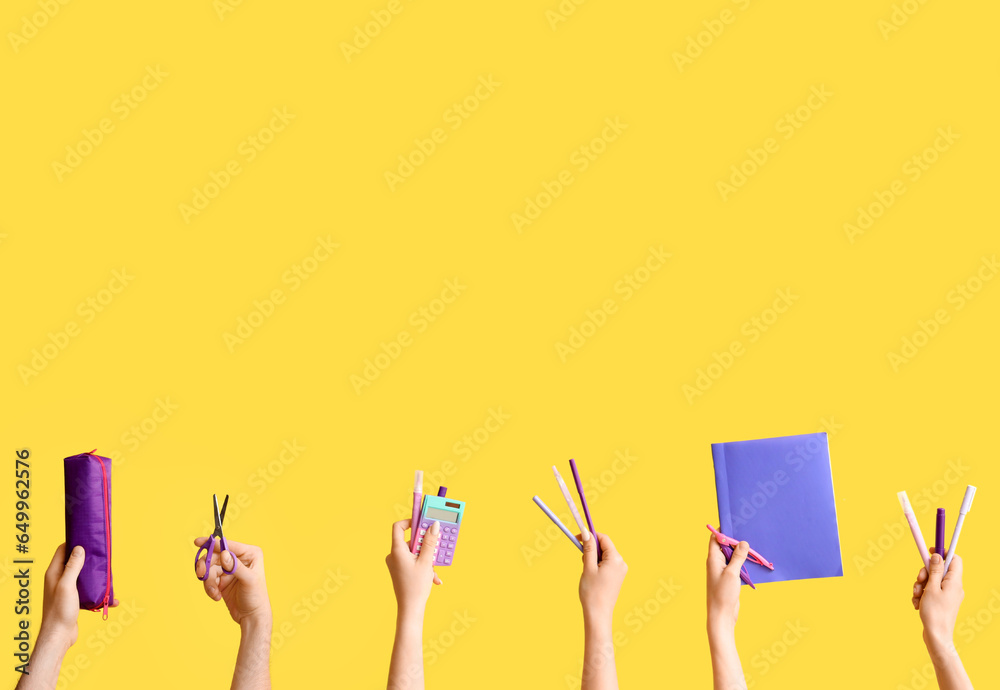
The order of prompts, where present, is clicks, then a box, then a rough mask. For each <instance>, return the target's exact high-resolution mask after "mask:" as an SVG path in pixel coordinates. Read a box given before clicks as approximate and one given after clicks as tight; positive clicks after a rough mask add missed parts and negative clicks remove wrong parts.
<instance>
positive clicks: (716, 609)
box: [706, 535, 750, 632]
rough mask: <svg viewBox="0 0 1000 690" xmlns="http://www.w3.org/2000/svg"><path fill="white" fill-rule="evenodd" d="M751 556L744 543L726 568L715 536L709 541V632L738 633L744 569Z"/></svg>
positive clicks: (734, 553)
mask: <svg viewBox="0 0 1000 690" xmlns="http://www.w3.org/2000/svg"><path fill="white" fill-rule="evenodd" d="M748 553H750V545H749V544H748V543H746V542H745V541H741V542H740V543H739V544H738V545H737V547H736V548H735V549H733V556H732V558H731V559H730V561H729V564H728V565H727V564H726V555H725V554H724V553H722V549H720V548H719V543H718V542H717V541H716V540H715V535H709V538H708V562H707V564H706V567H707V571H708V627H709V630H710V631H711V630H718V631H720V632H722V631H727V632H731V631H735V630H736V619H737V618H738V617H739V615H740V588H741V587H742V583H741V581H740V568H742V567H743V563H744V562H745V561H746V559H747V554H748Z"/></svg>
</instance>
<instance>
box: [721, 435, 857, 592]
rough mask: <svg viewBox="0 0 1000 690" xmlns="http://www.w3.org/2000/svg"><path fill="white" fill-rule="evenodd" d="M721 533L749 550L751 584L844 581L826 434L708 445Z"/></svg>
mask: <svg viewBox="0 0 1000 690" xmlns="http://www.w3.org/2000/svg"><path fill="white" fill-rule="evenodd" d="M712 460H713V462H714V463H715V492H716V495H717V497H718V499H719V523H720V526H721V530H720V531H721V532H722V533H723V534H725V535H727V536H730V537H732V538H733V539H739V540H741V541H746V542H749V544H750V546H751V548H753V549H754V550H755V551H757V552H759V553H760V554H761V555H762V556H763V557H764V558H766V559H767V560H769V561H771V563H773V564H774V571H773V572H772V571H770V570H768V569H767V568H765V567H763V566H759V565H757V564H755V563H752V562H750V561H749V560H748V561H747V565H746V567H747V571H748V572H749V573H750V579H751V580H753V581H754V584H757V583H760V582H782V581H785V580H804V579H808V578H813V577H839V576H842V575H843V574H844V566H843V563H842V562H841V558H840V534H839V533H838V531H837V505H836V502H835V501H834V498H833V473H832V471H831V469H830V448H829V445H828V444H827V438H826V434H825V433H819V434H802V435H800V436H782V437H779V438H765V439H759V440H756V441H736V442H734V443H713V444H712Z"/></svg>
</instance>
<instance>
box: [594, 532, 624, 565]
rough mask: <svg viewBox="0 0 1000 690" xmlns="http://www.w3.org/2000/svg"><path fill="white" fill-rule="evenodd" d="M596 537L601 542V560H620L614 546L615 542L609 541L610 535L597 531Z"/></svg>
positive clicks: (619, 555)
mask: <svg viewBox="0 0 1000 690" xmlns="http://www.w3.org/2000/svg"><path fill="white" fill-rule="evenodd" d="M597 538H598V539H599V540H600V542H601V551H602V552H603V553H601V560H602V561H609V560H619V561H620V560H622V555H621V554H620V553H618V549H616V548H615V543H614V542H613V541H611V537H609V536H608V535H606V534H599V533H598V535H597Z"/></svg>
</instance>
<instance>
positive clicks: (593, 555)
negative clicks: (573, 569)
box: [579, 531, 597, 572]
mask: <svg viewBox="0 0 1000 690" xmlns="http://www.w3.org/2000/svg"><path fill="white" fill-rule="evenodd" d="M586 536H587V539H586V540H584V538H583V537H584V535H583V534H581V535H579V539H580V543H581V544H583V569H584V571H587V572H589V571H592V570H596V569H597V540H596V539H594V535H593V534H591V533H590V532H589V531H588V533H587V535H586Z"/></svg>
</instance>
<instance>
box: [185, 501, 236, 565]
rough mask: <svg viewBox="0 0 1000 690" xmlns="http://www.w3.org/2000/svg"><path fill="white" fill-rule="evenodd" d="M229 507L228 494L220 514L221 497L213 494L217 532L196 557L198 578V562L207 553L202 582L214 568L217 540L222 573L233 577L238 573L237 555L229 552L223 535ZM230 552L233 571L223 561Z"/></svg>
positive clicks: (195, 563) (213, 533) (199, 550)
mask: <svg viewBox="0 0 1000 690" xmlns="http://www.w3.org/2000/svg"><path fill="white" fill-rule="evenodd" d="M228 505H229V495H228V494H226V498H225V500H224V501H223V502H222V512H219V497H218V496H216V495H215V494H212V510H213V512H214V513H215V531H214V532H212V533H211V534H210V535H208V541H206V542H205V543H204V544H202V545H201V548H200V549H198V553H196V554H195V555H194V575H195V577H198V561H199V560H200V559H201V552H202V551H204V552H205V574H204V575H202V576H201V577H198V579H199V580H201V581H202V582H204V581H206V580H208V571H209V570H210V569H211V567H212V553H213V552H214V551H215V538H216V537H218V538H219V564H220V565H221V566H222V572H224V573H225V574H226V575H232V574H233V573H234V572H235V571H236V567H237V566H238V565H239V559H238V558H236V554H234V553H233V552H232V551H229V545H228V544H226V538H225V537H224V536H223V534H222V521H223V520H225V519H226V506H228ZM227 551H229V556H230V558H232V559H233V568H232V570H226V566H225V562H224V561H223V560H222V555H223V554H224V553H226V552H227Z"/></svg>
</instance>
